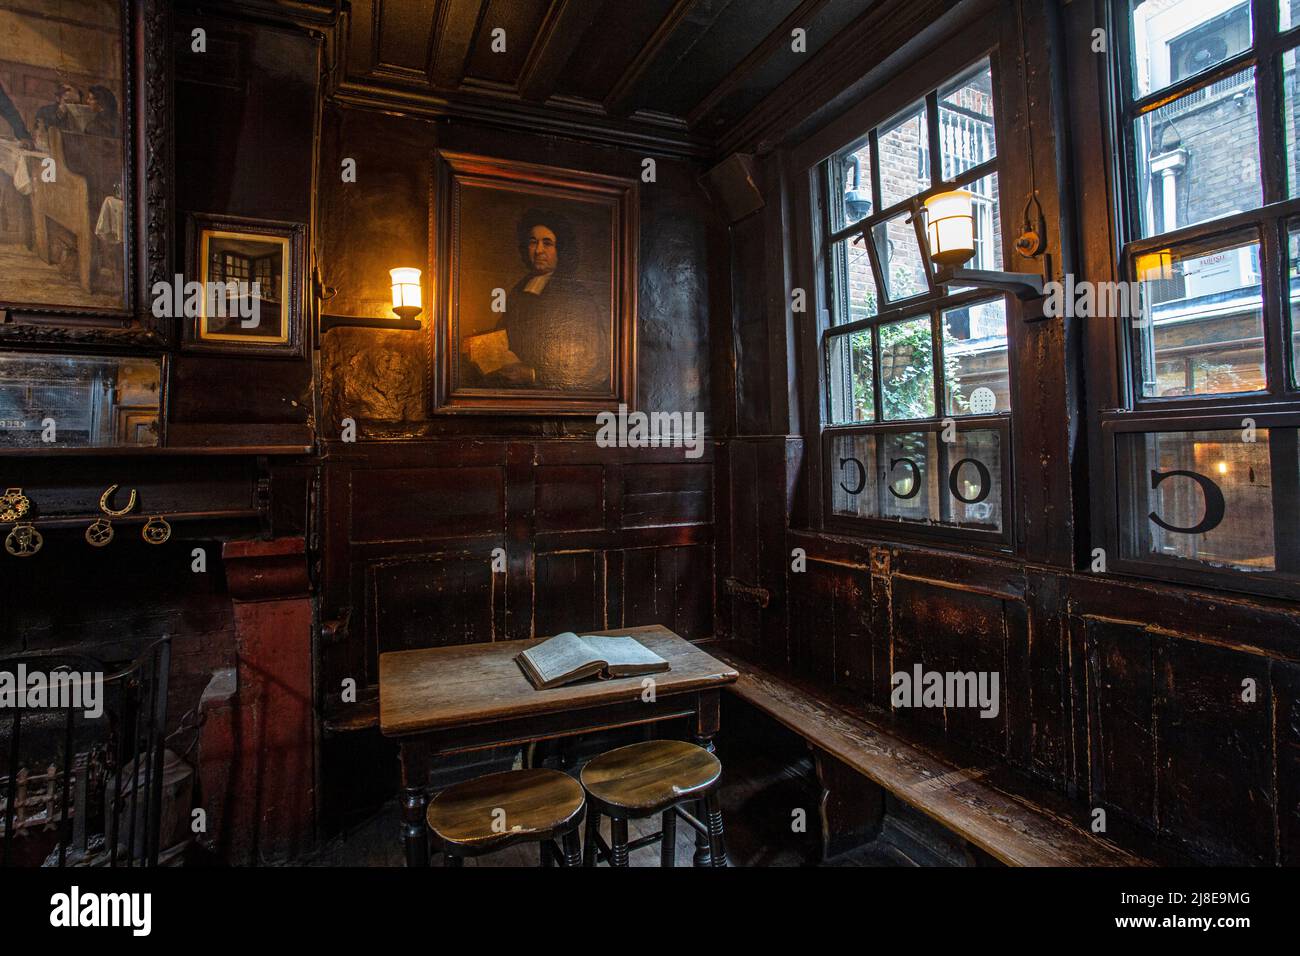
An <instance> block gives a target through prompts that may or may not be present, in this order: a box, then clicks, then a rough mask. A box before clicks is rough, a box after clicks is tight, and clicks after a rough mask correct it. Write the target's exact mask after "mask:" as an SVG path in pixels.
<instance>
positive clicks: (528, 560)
mask: <svg viewBox="0 0 1300 956" xmlns="http://www.w3.org/2000/svg"><path fill="white" fill-rule="evenodd" d="M536 458H537V452H536V449H535V448H534V446H533V445H531V444H529V443H526V442H513V443H511V444H510V445H509V447H508V448H507V449H506V470H505V481H506V486H505V496H506V506H505V511H506V514H505V525H506V527H505V541H504V542H502V546H504V547H505V549H506V571H505V580H504V581H498V584H499V585H503V587H501V588H499V590H501V591H502V594H503V597H504V601H503V602H502V605H501V609H500V610H501V619H500V620H499V621H498V625H497V633H498V634H500V635H503V636H504V637H505V639H506V640H523V639H524V638H527V637H532V636H533V634H534V633H536V620H535V617H536V613H535V606H534V605H535V602H534V600H533V594H534V588H533V581H534V578H535V576H536V574H537V569H536V567H535V563H534V562H535V560H536V559H535V556H534V549H533V546H532V540H533V535H534V534H536V532H537V504H538V482H537V473H538V469H537V468H536V466H535V462H536ZM495 577H496V578H497V579H499V578H500V575H499V574H498V575H496V576H495Z"/></svg>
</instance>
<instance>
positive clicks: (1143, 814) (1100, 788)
mask: <svg viewBox="0 0 1300 956" xmlns="http://www.w3.org/2000/svg"><path fill="white" fill-rule="evenodd" d="M1086 639H1087V645H1088V647H1087V653H1088V679H1087V693H1088V718H1089V721H1088V724H1089V730H1090V734H1089V739H1088V752H1089V776H1090V779H1091V781H1092V795H1093V797H1094V798H1095V799H1097V800H1099V801H1101V802H1102V803H1103V804H1106V805H1108V806H1110V807H1113V808H1117V809H1118V810H1119V811H1120V812H1123V813H1126V814H1128V815H1129V816H1130V817H1132V818H1133V819H1135V820H1137V821H1138V822H1140V823H1142V824H1144V825H1146V826H1148V827H1151V828H1154V827H1155V824H1156V818H1155V759H1156V756H1155V728H1154V727H1153V726H1152V713H1153V711H1152V708H1153V707H1154V704H1155V701H1154V695H1155V689H1154V687H1153V674H1152V670H1151V665H1152V660H1153V658H1152V654H1153V651H1152V647H1151V638H1150V635H1148V634H1147V633H1146V630H1145V629H1144V628H1141V627H1135V626H1134V625H1131V624H1126V623H1122V622H1114V621H1098V620H1089V621H1087V623H1086ZM1112 812H1113V811H1112Z"/></svg>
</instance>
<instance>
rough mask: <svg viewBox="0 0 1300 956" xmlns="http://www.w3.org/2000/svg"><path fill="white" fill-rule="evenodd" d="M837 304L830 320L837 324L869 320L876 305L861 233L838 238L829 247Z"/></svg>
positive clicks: (873, 277) (874, 312) (865, 245)
mask: <svg viewBox="0 0 1300 956" xmlns="http://www.w3.org/2000/svg"><path fill="white" fill-rule="evenodd" d="M831 262H832V264H833V266H834V270H835V272H834V278H835V293H836V304H835V309H834V310H833V311H834V315H832V316H831V321H832V322H833V323H834V324H836V325H843V324H845V323H848V322H856V321H858V319H868V318H870V317H871V316H873V315H875V314H876V312H877V310H878V306H877V297H876V277H875V275H874V274H873V273H872V271H871V258H870V257H869V256H868V255H867V243H866V240H865V239H863V238H862V237H861V236H854V237H852V238H850V239H841V240H840V241H839V242H837V243H835V246H834V248H833V249H832V255H831Z"/></svg>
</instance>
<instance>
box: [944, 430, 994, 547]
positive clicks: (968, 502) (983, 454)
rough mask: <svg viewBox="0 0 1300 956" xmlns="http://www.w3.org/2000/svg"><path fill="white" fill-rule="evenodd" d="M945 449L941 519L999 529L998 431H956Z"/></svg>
mask: <svg viewBox="0 0 1300 956" xmlns="http://www.w3.org/2000/svg"><path fill="white" fill-rule="evenodd" d="M947 451H948V454H947V469H948V473H947V474H946V475H944V476H943V483H944V486H943V494H944V521H945V523H947V524H953V525H956V526H957V527H960V528H980V529H983V530H986V531H1001V530H1002V435H1001V434H1000V433H998V432H996V431H993V430H991V429H989V430H983V429H982V430H980V431H959V432H957V439H956V441H954V442H953V443H952V444H950V445H949V446H948V449H947Z"/></svg>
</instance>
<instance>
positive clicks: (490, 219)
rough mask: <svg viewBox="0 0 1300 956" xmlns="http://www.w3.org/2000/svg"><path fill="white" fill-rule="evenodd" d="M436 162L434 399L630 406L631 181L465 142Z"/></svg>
mask: <svg viewBox="0 0 1300 956" xmlns="http://www.w3.org/2000/svg"><path fill="white" fill-rule="evenodd" d="M437 162H438V175H437V176H436V177H435V184H436V186H435V188H436V189H437V196H435V200H434V209H435V211H437V214H438V215H439V221H438V224H437V229H436V230H435V236H436V239H435V243H434V262H435V263H439V264H440V265H441V268H442V270H443V272H442V274H441V281H440V282H439V283H438V288H439V289H440V290H441V294H440V295H439V296H438V326H439V331H438V339H437V341H438V343H439V345H440V348H439V349H438V350H437V354H438V355H439V357H440V361H439V365H438V375H437V381H438V385H437V396H436V398H437V400H436V407H437V409H438V410H440V411H443V412H453V413H454V412H479V413H498V414H499V413H518V414H594V413H595V412H598V411H602V410H606V409H614V408H616V407H617V406H618V405H619V403H626V404H629V405H630V404H632V400H633V396H634V395H635V393H636V276H637V269H636V240H637V182H636V180H633V179H625V178H622V177H615V176H605V175H599V174H592V173H585V172H580V171H575V170H568V169H559V168H555V167H549V166H539V165H536V164H532V163H519V162H511V161H506V160H498V159H489V158H486V157H482V156H470V155H466V154H461V153H449V152H443V153H440V154H439V156H438V160H437Z"/></svg>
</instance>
